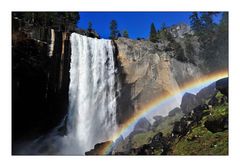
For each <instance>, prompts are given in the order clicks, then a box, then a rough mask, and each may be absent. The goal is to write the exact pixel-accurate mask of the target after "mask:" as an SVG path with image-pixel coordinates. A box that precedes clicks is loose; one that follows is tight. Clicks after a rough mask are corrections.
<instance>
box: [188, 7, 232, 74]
mask: <svg viewBox="0 0 240 167" xmlns="http://www.w3.org/2000/svg"><path fill="white" fill-rule="evenodd" d="M216 14H219V13H216V12H202V13H198V12H193V14H192V15H191V16H190V19H191V27H192V29H193V30H194V32H195V35H196V36H197V37H198V41H199V43H200V55H199V56H200V58H201V59H202V60H204V65H203V66H202V69H204V70H205V71H206V72H207V71H213V70H217V69H219V68H221V69H222V68H227V66H228V13H227V12H224V13H223V14H222V15H223V16H222V20H221V21H220V24H216V23H214V22H213V17H214V16H215V15H216ZM206 67H208V68H206Z"/></svg>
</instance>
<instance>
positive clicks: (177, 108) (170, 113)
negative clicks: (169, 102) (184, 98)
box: [168, 107, 182, 117]
mask: <svg viewBox="0 0 240 167" xmlns="http://www.w3.org/2000/svg"><path fill="white" fill-rule="evenodd" d="M180 112H182V110H181V109H180V108H179V107H176V108H174V109H173V110H171V111H169V113H168V116H169V117H174V116H175V115H176V114H177V113H180Z"/></svg>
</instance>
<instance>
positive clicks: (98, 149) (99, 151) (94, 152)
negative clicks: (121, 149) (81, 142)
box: [85, 141, 113, 155]
mask: <svg viewBox="0 0 240 167" xmlns="http://www.w3.org/2000/svg"><path fill="white" fill-rule="evenodd" d="M112 143H113V142H112V141H106V142H102V143H98V144H96V145H95V146H94V148H93V149H92V150H90V151H87V152H85V155H102V154H103V153H102V150H103V149H104V148H105V147H106V146H109V145H111V144H112Z"/></svg>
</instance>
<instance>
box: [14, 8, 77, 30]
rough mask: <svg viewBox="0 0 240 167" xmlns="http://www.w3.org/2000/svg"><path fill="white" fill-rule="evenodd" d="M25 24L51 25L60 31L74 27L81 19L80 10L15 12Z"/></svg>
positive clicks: (15, 15)
mask: <svg viewBox="0 0 240 167" xmlns="http://www.w3.org/2000/svg"><path fill="white" fill-rule="evenodd" d="M12 15H13V17H17V18H19V19H21V21H22V23H21V24H23V25H28V26H34V27H36V26H42V27H50V28H53V29H56V30H59V31H68V30H70V29H74V28H75V27H76V24H77V22H78V20H79V19H80V16H79V13H78V12H13V13H12Z"/></svg>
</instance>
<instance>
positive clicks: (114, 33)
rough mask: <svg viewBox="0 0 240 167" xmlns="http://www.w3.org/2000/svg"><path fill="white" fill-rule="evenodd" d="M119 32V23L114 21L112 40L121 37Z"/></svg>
mask: <svg viewBox="0 0 240 167" xmlns="http://www.w3.org/2000/svg"><path fill="white" fill-rule="evenodd" d="M119 34H120V33H119V31H118V28H117V21H116V20H112V21H111V23H110V37H109V38H110V39H117V38H118V37H119Z"/></svg>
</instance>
